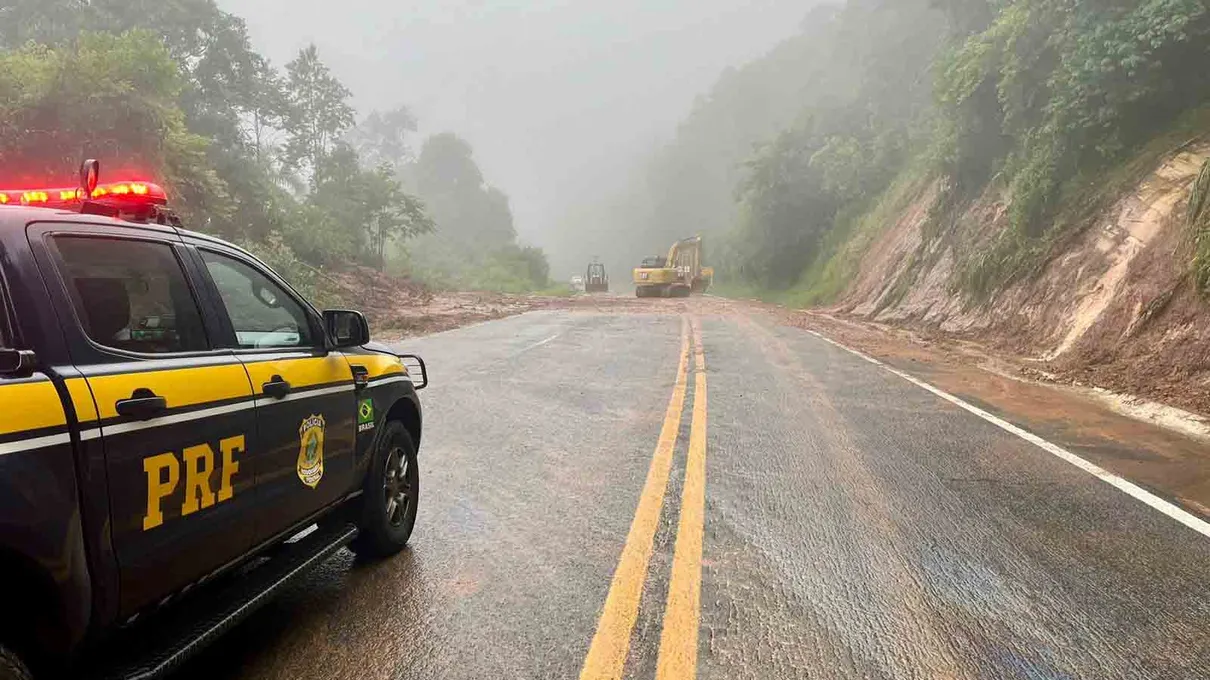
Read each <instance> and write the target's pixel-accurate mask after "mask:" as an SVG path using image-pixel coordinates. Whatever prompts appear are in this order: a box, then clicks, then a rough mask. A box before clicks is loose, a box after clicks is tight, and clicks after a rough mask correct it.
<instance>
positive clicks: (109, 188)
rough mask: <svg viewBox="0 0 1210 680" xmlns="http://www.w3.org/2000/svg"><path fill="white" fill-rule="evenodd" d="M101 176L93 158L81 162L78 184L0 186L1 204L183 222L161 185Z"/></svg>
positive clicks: (136, 219) (165, 222) (131, 218)
mask: <svg viewBox="0 0 1210 680" xmlns="http://www.w3.org/2000/svg"><path fill="white" fill-rule="evenodd" d="M100 176H101V164H100V163H99V162H97V161H95V160H91V159H90V160H87V161H84V163H83V165H81V166H80V185H79V187H76V188H56V189H0V205H28V206H35V207H39V208H55V209H59V210H77V211H79V212H82V213H89V214H97V215H108V216H110V217H118V218H122V219H128V220H134V221H136V222H148V221H155V222H158V223H160V224H173V225H179V224H180V220H178V219H177V217H176V215H175V214H174V213H173V212H172V211H171V210H169V209H168V208H167V205H168V194H167V193H165V192H164V189H163V188H162V187H160V185H158V184H153V183H151V182H143V181H126V182H108V183H106V184H99V183H98V182H97V180H98V178H99V177H100Z"/></svg>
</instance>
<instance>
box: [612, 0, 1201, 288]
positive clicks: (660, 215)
mask: <svg viewBox="0 0 1210 680" xmlns="http://www.w3.org/2000/svg"><path fill="white" fill-rule="evenodd" d="M1208 58H1210V12H1208V11H1207V7H1206V4H1205V3H1204V2H1203V1H1202V0H1098V1H1096V2H1093V1H1090V0H848V1H847V2H844V3H835V4H829V5H824V6H820V7H817V8H815V9H814V10H812V11H811V12H810V13H809V14H808V16H807V17H806V18H805V19H804V21H803V25H802V29H801V31H800V33H799V34H798V35H796V36H794V37H792V38H790V39H788V40H786V41H784V42H783V43H781V44H779V45H778V46H777V47H775V48H774V49H773V50H772V51H770V52H769V53H768V54H767V55H766V56H764V57H763V58H761V59H758V60H756V61H754V62H751V63H749V64H747V65H745V66H743V67H741V68H738V69H733V70H730V71H728V72H726V73H724V74H723V75H722V76H721V77H720V78H719V79H718V81H717V83H716V84H715V85H714V87H713V88H712V89H711V90H710V92H709V93H708V94H706V95H705V96H703V97H702V98H701V99H700V100H699V101H698V103H697V104H696V105H695V107H694V109H693V110H692V112H691V113H690V115H689V116H688V117H687V118H686V119H685V120H684V121H683V122H682V124H681V125H680V127H679V128H678V130H677V133H676V136H675V138H674V139H673V140H672V141H671V142H669V143H668V144H667V145H666V146H665V147H664V148H663V149H662V150H661V151H660V153H659V155H658V156H657V158H656V159H655V161H654V162H652V163H651V164H650V166H649V168H648V170H647V173H646V179H645V182H644V186H643V191H642V192H641V195H639V196H637V197H633V199H632V202H633V203H634V204H636V205H641V206H642V208H641V209H636V210H635V211H634V213H635V214H638V215H641V216H642V217H641V219H639V220H637V221H636V223H635V226H634V227H633V233H634V238H635V240H636V241H638V242H641V243H643V245H644V248H645V249H647V250H651V249H655V248H658V247H660V246H661V245H662V244H664V243H665V242H669V243H670V242H671V241H672V240H674V239H676V238H679V237H683V236H685V235H689V234H692V233H706V234H708V235H711V236H712V237H713V240H714V242H715V243H716V244H717V245H716V247H715V249H714V253H713V257H714V259H715V261H716V262H718V263H720V264H722V265H723V267H724V269H725V273H726V274H727V278H729V279H730V280H731V281H733V282H744V283H747V284H750V285H752V286H755V287H758V288H763V289H766V290H782V289H788V288H792V287H803V288H808V289H812V293H813V295H815V296H816V297H815V298H814V300H815V301H818V300H819V299H820V298H827V297H828V296H830V295H834V294H836V293H838V292H839V290H841V289H842V288H843V286H841V285H839V283H838V282H837V281H835V280H832V281H825V280H821V279H820V276H821V272H823V271H825V270H827V269H828V264H829V260H830V258H833V257H835V256H837V254H838V252H839V251H840V249H841V248H842V246H843V245H844V243H845V242H846V240H847V239H849V238H851V237H852V236H853V234H855V233H856V232H857V231H859V230H860V229H861V228H862V227H861V225H862V224H863V223H864V221H868V220H869V219H871V216H872V215H873V214H874V212H875V211H876V210H877V209H878V208H879V206H880V205H881V204H882V203H883V202H884V200H885V199H886V198H887V197H888V196H890V195H891V194H896V195H898V194H900V193H902V190H903V186H904V185H905V184H911V183H915V184H916V185H919V184H920V183H921V180H940V182H941V186H942V187H943V192H944V196H943V200H942V201H941V205H942V206H943V207H944V206H949V207H951V208H955V207H959V206H961V205H964V204H966V203H969V202H970V201H972V200H974V199H975V198H977V197H978V196H980V195H981V194H983V193H984V192H985V191H987V190H988V189H989V188H995V189H997V190H1000V191H1003V193H1004V195H1005V196H1007V201H1008V210H1009V217H1010V223H1011V228H1010V229H1008V230H1006V231H1005V232H1004V233H1003V234H1001V235H1000V237H999V239H998V241H997V242H996V243H995V244H993V246H992V247H991V248H990V250H988V251H987V252H984V253H981V254H980V255H979V256H978V257H976V258H974V259H972V260H971V261H970V262H967V263H966V265H965V267H964V269H963V270H962V271H961V272H959V273H958V274H957V278H956V281H955V285H958V286H960V287H962V288H963V289H965V290H967V291H968V292H969V293H971V294H973V295H976V296H979V295H986V294H988V293H990V292H992V291H994V290H996V289H997V288H999V287H1002V286H1004V285H1005V284H1006V283H1007V282H1009V281H1011V280H1012V279H1013V277H1015V276H1019V275H1020V274H1021V273H1022V272H1024V271H1027V270H1028V269H1029V268H1030V267H1031V266H1036V263H1037V260H1038V259H1039V258H1042V257H1044V256H1045V255H1046V253H1047V252H1048V249H1049V248H1050V247H1051V245H1052V244H1053V243H1055V242H1056V241H1057V240H1058V239H1059V238H1061V237H1062V235H1063V233H1062V232H1063V230H1064V229H1065V228H1066V227H1065V226H1064V225H1065V222H1064V221H1063V220H1060V219H1058V218H1057V217H1056V214H1057V212H1058V208H1059V207H1060V205H1061V204H1062V203H1063V202H1064V197H1066V196H1069V195H1072V194H1073V193H1077V192H1079V191H1080V190H1081V189H1082V188H1086V187H1088V186H1094V185H1095V182H1096V178H1097V177H1098V176H1099V175H1100V174H1101V173H1104V172H1106V171H1107V170H1108V169H1110V168H1112V167H1114V166H1115V165H1116V164H1119V163H1121V162H1122V161H1123V159H1125V158H1127V157H1128V156H1129V154H1131V153H1132V152H1134V151H1135V150H1137V149H1138V148H1139V147H1140V146H1141V145H1143V144H1145V143H1146V142H1147V141H1149V140H1150V139H1152V138H1153V137H1155V136H1157V135H1159V134H1161V133H1163V132H1164V131H1166V130H1168V129H1169V128H1170V127H1171V126H1172V125H1173V124H1174V122H1175V121H1177V120H1178V119H1179V118H1180V116H1181V115H1182V114H1183V113H1185V112H1188V111H1190V110H1192V109H1197V108H1199V107H1202V106H1204V105H1205V104H1206V100H1207V95H1210V89H1208V85H1210V82H1208V79H1210V72H1208V71H1207V70H1206V69H1205V68H1204V65H1205V64H1206V63H1210V62H1208ZM883 217H885V216H883ZM945 218H946V216H945V215H937V216H935V220H936V221H937V222H938V225H937V227H936V229H937V230H941V229H942V225H941V224H940V223H942V222H944V220H945ZM627 256H628V257H631V258H633V257H634V256H635V255H634V254H628V255H627ZM833 274H834V273H833Z"/></svg>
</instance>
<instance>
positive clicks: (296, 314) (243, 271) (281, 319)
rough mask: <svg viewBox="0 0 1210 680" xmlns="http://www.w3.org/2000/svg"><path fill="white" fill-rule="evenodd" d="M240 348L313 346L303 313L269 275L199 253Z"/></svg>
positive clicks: (238, 262)
mask: <svg viewBox="0 0 1210 680" xmlns="http://www.w3.org/2000/svg"><path fill="white" fill-rule="evenodd" d="M201 254H202V261H204V262H205V263H206V269H207V270H209V272H210V277H211V278H212V279H214V285H215V286H216V287H217V288H218V293H219V296H220V297H221V298H222V299H223V305H224V306H225V307H226V308H227V315H228V316H229V317H231V325H232V327H233V328H234V329H235V338H236V341H237V342H239V346H240V347H244V348H249V349H260V348H266V347H314V346H316V344H317V342H316V338H315V337H314V333H312V330H311V324H310V322H309V321H308V316H307V312H306V310H305V309H304V308H303V306H302V305H300V304H299V303H298V302H297V301H295V300H294V298H292V297H290V295H289V294H287V293H286V291H284V290H282V288H281V286H278V285H277V284H276V283H274V282H273V280H272V279H270V278H269V277H268V276H265V275H264V274H262V273H261V272H260V271H258V270H257V269H255V268H254V267H251V266H249V265H247V264H245V263H244V262H241V261H239V260H237V259H235V258H233V257H228V256H226V255H220V254H218V253H215V252H211V251H209V250H203V251H201Z"/></svg>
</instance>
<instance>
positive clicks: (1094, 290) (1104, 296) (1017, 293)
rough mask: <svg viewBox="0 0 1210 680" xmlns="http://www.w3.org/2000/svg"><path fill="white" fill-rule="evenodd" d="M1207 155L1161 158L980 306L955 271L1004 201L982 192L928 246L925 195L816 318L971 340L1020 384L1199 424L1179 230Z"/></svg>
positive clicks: (995, 230) (929, 207) (1209, 368)
mask: <svg viewBox="0 0 1210 680" xmlns="http://www.w3.org/2000/svg"><path fill="white" fill-rule="evenodd" d="M1207 157H1210V143H1206V142H1198V143H1195V144H1186V145H1184V146H1182V147H1181V148H1178V149H1176V150H1174V151H1173V152H1171V153H1170V154H1168V155H1167V156H1165V157H1164V158H1163V159H1162V160H1161V161H1160V162H1159V163H1158V164H1157V165H1156V166H1154V167H1153V168H1152V170H1151V172H1149V173H1147V174H1146V176H1145V178H1144V179H1143V180H1142V181H1141V182H1139V183H1137V184H1136V185H1135V186H1134V187H1133V188H1131V189H1130V190H1129V191H1127V192H1125V193H1124V194H1123V195H1122V196H1121V197H1120V198H1119V199H1118V200H1117V201H1116V202H1114V203H1113V204H1112V206H1111V207H1110V208H1108V209H1107V210H1104V211H1103V212H1102V213H1101V214H1100V215H1099V216H1097V217H1096V219H1095V221H1093V222H1092V223H1091V226H1089V227H1088V228H1086V229H1084V230H1083V231H1081V232H1079V233H1077V234H1076V235H1075V236H1074V237H1073V238H1071V239H1070V240H1069V241H1068V242H1067V243H1065V244H1064V245H1063V246H1062V247H1061V248H1060V249H1059V250H1058V251H1057V252H1054V253H1052V254H1051V256H1050V258H1049V259H1048V260H1047V261H1046V262H1045V264H1044V265H1043V266H1042V267H1041V269H1040V270H1039V271H1038V272H1036V273H1035V274H1034V275H1032V276H1029V277H1025V278H1023V279H1022V280H1020V281H1018V282H1016V283H1014V284H1012V285H1010V286H1008V287H1007V288H1006V289H1004V290H1003V291H1001V292H999V293H998V294H996V295H994V296H993V297H992V298H991V299H990V300H989V301H988V302H987V303H984V304H972V303H971V302H970V299H969V298H968V297H966V296H964V295H963V294H962V293H961V292H959V291H958V290H956V287H955V284H954V281H955V270H956V268H957V266H958V265H957V264H956V263H958V262H964V261H971V259H972V258H973V257H978V256H979V254H980V253H983V252H986V251H987V250H988V249H990V248H991V245H992V242H993V239H994V238H995V237H996V236H997V235H998V234H999V233H1001V232H1002V231H1003V230H1004V229H1007V228H1008V226H1007V219H1008V218H1007V214H1006V213H1007V209H1006V207H1007V201H1006V200H1005V197H1004V196H1001V195H999V194H997V193H994V192H989V193H988V194H986V195H984V196H983V197H982V198H980V199H979V200H978V201H976V202H975V203H974V204H972V205H971V206H970V207H969V208H968V209H967V210H966V213H965V214H964V215H962V216H961V217H960V218H959V219H958V220H956V221H955V224H960V225H964V227H963V228H962V229H951V231H950V232H949V233H944V234H942V235H941V236H940V237H937V236H936V235H933V236H932V237H930V236H928V235H927V233H928V232H927V230H929V229H930V228H931V229H935V228H936V227H935V225H930V224H929V216H930V214H931V213H932V212H933V206H934V203H935V202H936V201H937V197H938V192H937V191H935V188H933V187H931V188H930V189H929V190H927V191H925V192H923V193H922V194H921V196H920V197H919V199H918V200H917V201H916V202H915V203H913V204H912V205H911V206H910V207H909V209H908V210H905V211H904V212H903V213H902V214H901V218H900V219H899V220H898V221H897V222H896V223H895V224H893V225H891V226H890V227H889V228H888V229H887V231H886V232H885V233H884V234H883V235H882V236H881V237H880V239H879V240H878V241H877V242H876V243H875V244H874V245H873V246H872V247H871V248H870V250H869V251H868V252H867V254H866V257H865V259H864V260H863V262H862V268H861V272H860V274H859V276H858V277H857V278H856V280H855V281H854V282H853V283H852V284H851V285H850V287H849V289H848V292H847V293H846V295H845V297H844V298H843V300H842V301H841V303H840V304H839V305H837V306H836V307H835V308H833V309H831V310H828V312H829V313H831V314H832V315H833V316H835V317H838V318H843V317H848V318H850V319H858V320H862V321H865V322H875V323H877V324H879V325H881V326H895V327H901V328H909V329H911V330H912V331H913V332H914V333H915V336H916V337H917V338H919V339H924V340H925V341H928V342H935V341H949V342H959V343H960V342H976V343H978V344H979V345H980V346H984V347H987V348H990V349H992V350H994V351H995V352H997V353H999V354H1000V355H1002V356H1004V357H1006V358H1007V359H1009V360H1010V362H1011V363H1012V365H1013V366H1015V367H1016V370H1019V371H1020V372H1022V373H1024V374H1028V375H1031V377H1035V378H1038V377H1040V378H1045V379H1049V380H1054V381H1058V382H1066V383H1071V384H1077V385H1095V386H1099V387H1104V388H1108V389H1112V390H1115V391H1121V392H1128V393H1132V394H1137V395H1140V396H1144V397H1147V398H1149V399H1154V400H1157V401H1162V402H1165V403H1168V404H1171V405H1174V406H1179V407H1181V408H1185V409H1189V410H1193V411H1199V412H1202V413H1210V333H1208V332H1207V330H1210V305H1207V304H1206V302H1205V301H1204V300H1202V299H1201V298H1200V296H1199V295H1198V293H1197V292H1196V291H1195V290H1194V288H1193V285H1192V284H1191V283H1190V281H1189V278H1188V276H1187V275H1186V272H1187V266H1186V263H1188V262H1190V257H1191V256H1190V253H1189V243H1188V240H1189V239H1188V237H1187V228H1186V225H1185V219H1184V217H1185V215H1184V212H1185V211H1184V208H1185V205H1186V204H1187V202H1188V197H1189V192H1190V187H1191V185H1192V183H1193V181H1194V179H1195V178H1196V176H1197V174H1198V171H1199V170H1200V168H1201V166H1202V164H1203V162H1205V160H1206V158H1207Z"/></svg>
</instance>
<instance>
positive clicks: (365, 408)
mask: <svg viewBox="0 0 1210 680" xmlns="http://www.w3.org/2000/svg"><path fill="white" fill-rule="evenodd" d="M372 429H374V400H373V399H362V400H361V401H359V402H357V431H358V432H365V431H366V430H372Z"/></svg>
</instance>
